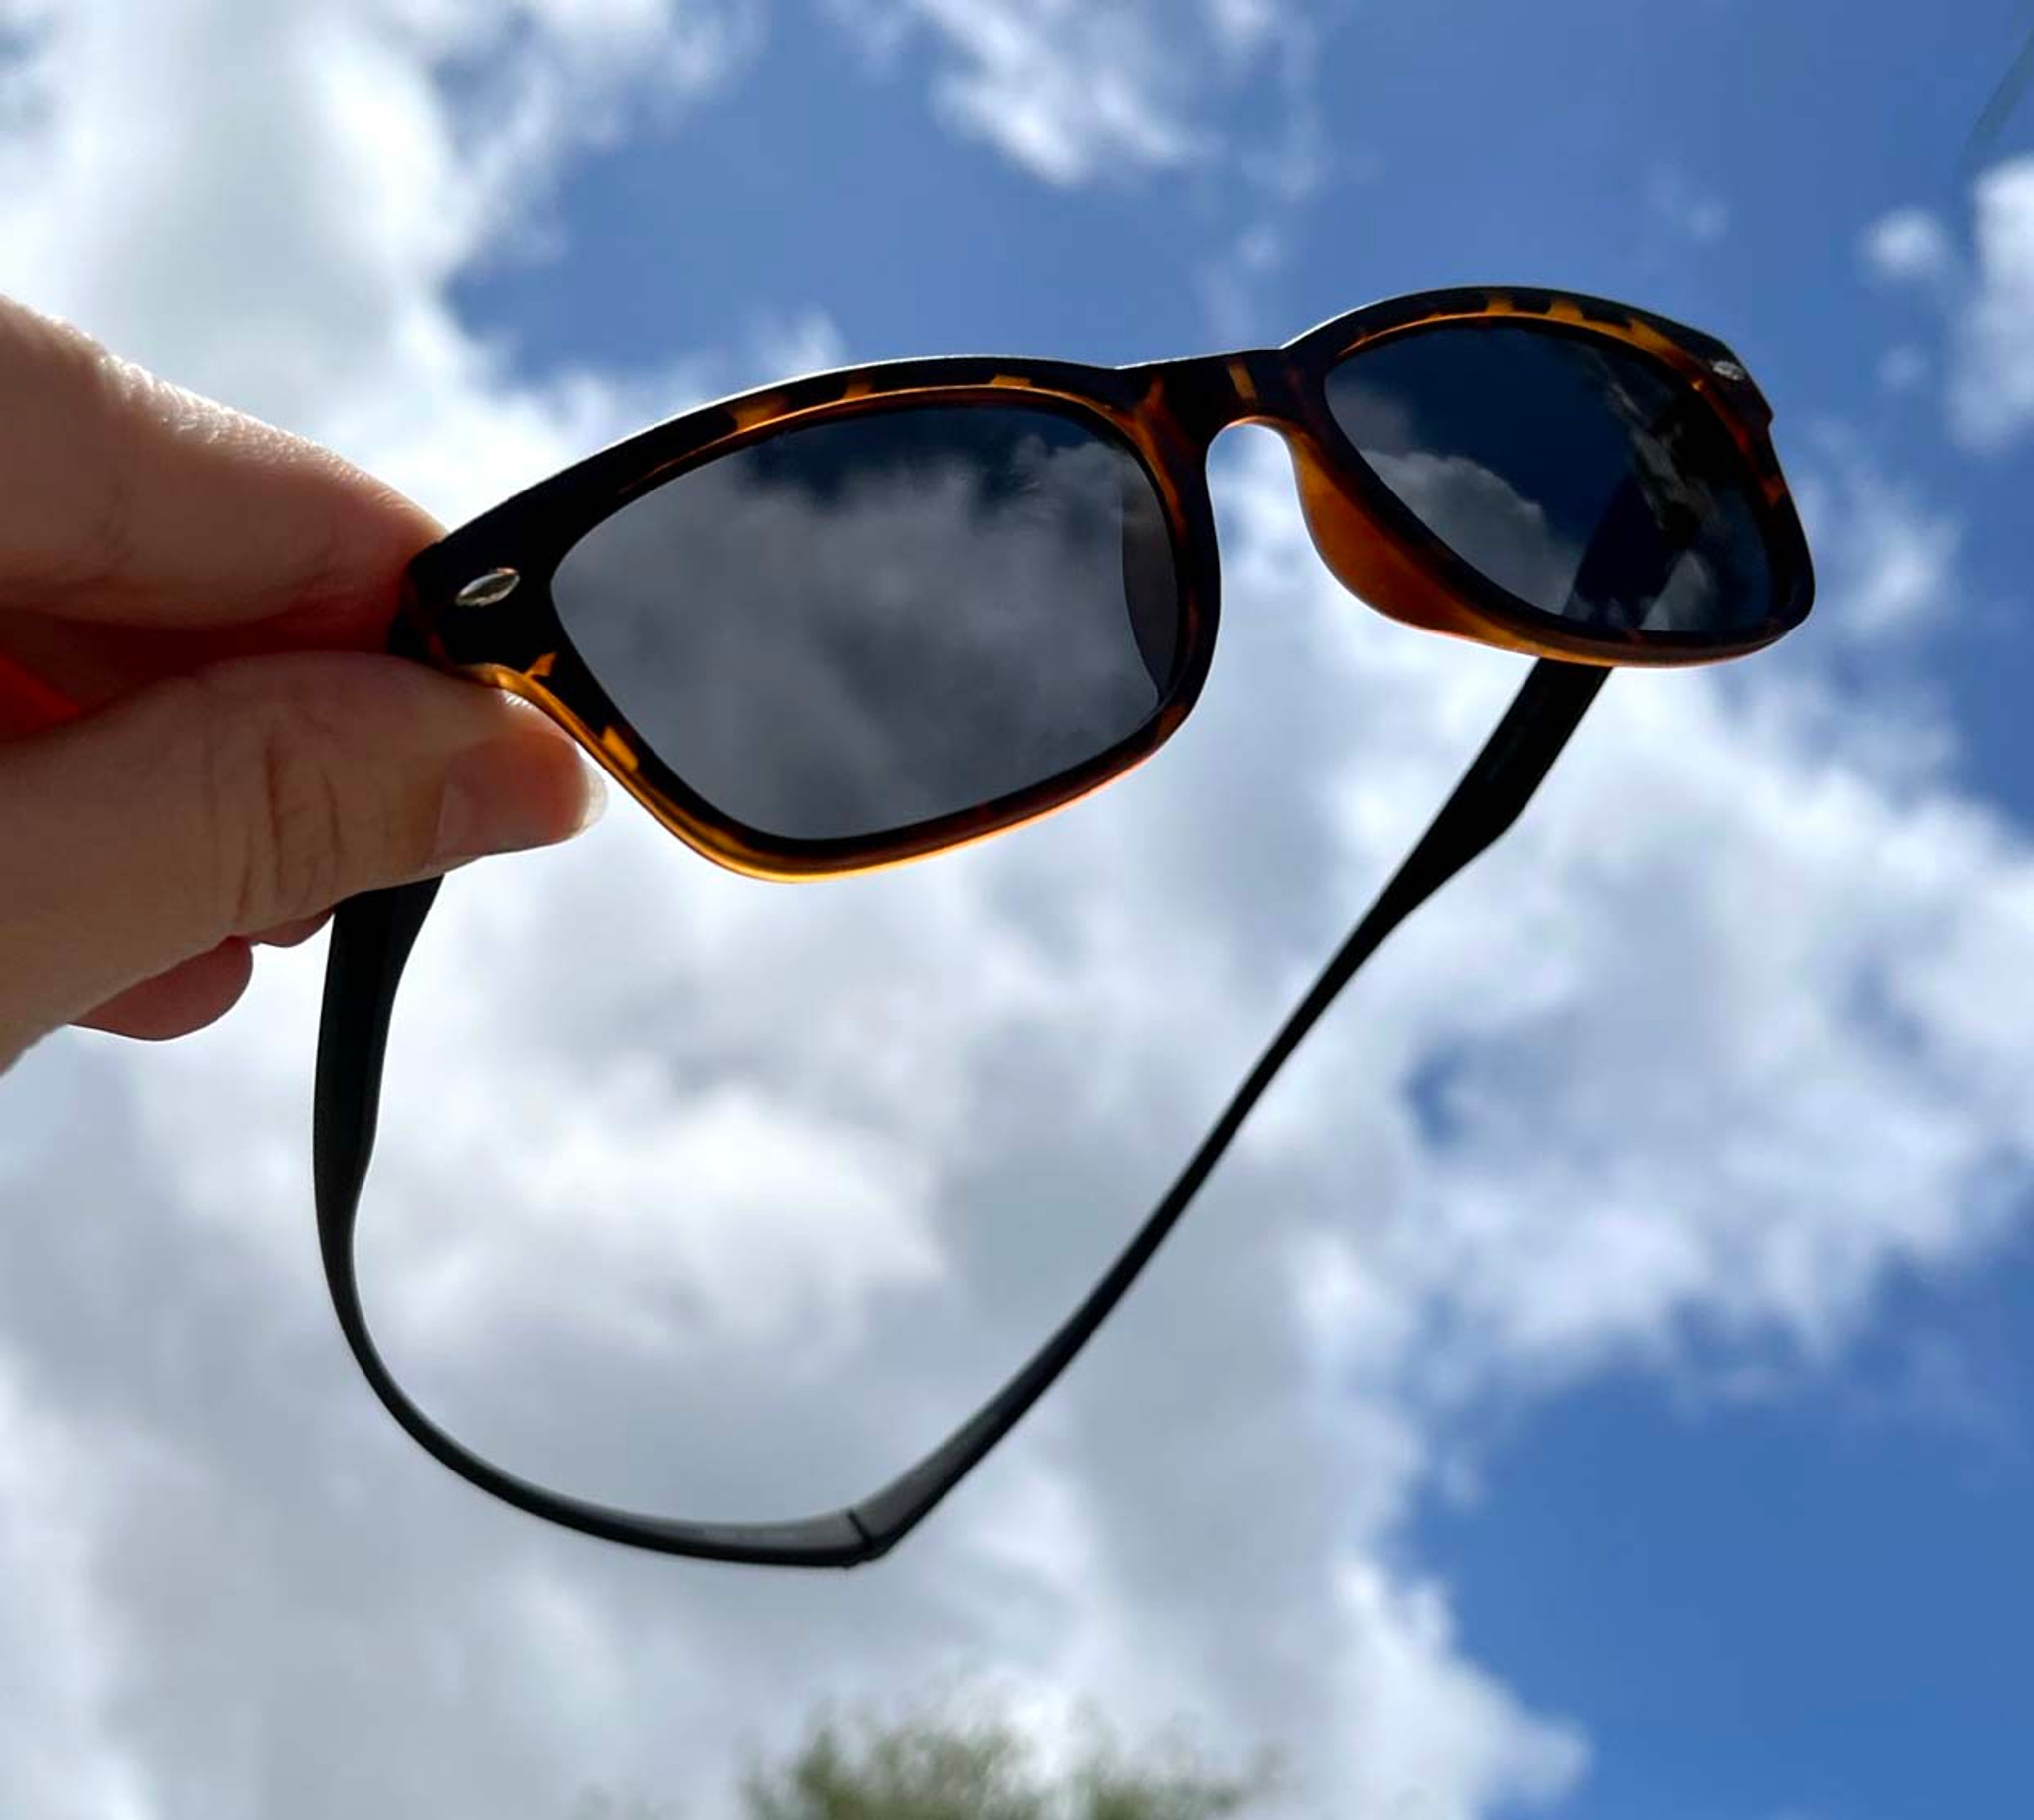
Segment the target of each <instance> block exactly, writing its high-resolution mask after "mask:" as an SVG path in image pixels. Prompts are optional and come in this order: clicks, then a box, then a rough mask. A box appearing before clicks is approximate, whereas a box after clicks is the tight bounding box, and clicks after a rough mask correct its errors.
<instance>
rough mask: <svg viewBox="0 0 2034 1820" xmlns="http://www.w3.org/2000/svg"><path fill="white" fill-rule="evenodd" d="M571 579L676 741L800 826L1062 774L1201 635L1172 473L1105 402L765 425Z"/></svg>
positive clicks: (632, 508)
mask: <svg viewBox="0 0 2034 1820" xmlns="http://www.w3.org/2000/svg"><path fill="white" fill-rule="evenodd" d="M1005 395H1006V394H1002V393H998V394H997V396H998V397H999V398H1000V397H1002V396H1005ZM551 593H552V598H553V599H554V600H555V602H556V604H557V609H558V617H559V619H560V620H561V621H562V622H563V624H564V627H565V630H566V632H567V633H568V634H569V635H570V637H571V639H572V642H573V644H574V645H575V646H576V647H577V648H578V651H579V653H580V655H581V656H582V657H583V658H584V659H585V661H586V664H587V666H588V668H589V669H590V670H591V671H592V672H593V674H594V675H595V676H596V677H597V678H598V679H599V680H600V682H601V685H602V687H603V688H605V689H606V690H607V692H608V693H609V694H610V695H611V696H612V697H613V698H614V701H615V703H616V705H617V706H618V707H619V708H620V709H621V710H622V712H623V714H625V715H626V716H627V717H628V719H629V721H630V722H631V724H632V725H633V726H634V727H635V728H636V730H637V731H638V733H640V734H641V736H642V737H643V739H644V740H645V741H646V742H648V744H649V745H650V746H651V748H652V749H653V750H654V752H655V753H656V754H657V756H658V757H659V758H661V759H662V760H663V761H664V763H665V764H666V765H668V766H669V767H670V768H671V770H673V771H675V772H676V773H677V774H678V776H679V777H681V778H682V779H683V780H684V782H685V783H686V784H687V785H688V786H689V787H690V788H692V789H693V790H695V791H696V792H697V793H698V794H699V795H700V796H702V797H704V798H705V799H706V801H707V802H709V803H711V804H712V805H713V807H714V808H716V809H717V810H719V811H720V812H721V813H722V814H724V815H726V816H728V817H729V818H731V819H732V820H734V821H736V822H739V823H741V824H743V825H744V826H746V827H749V828H752V829H754V830H757V831H758V832H760V833H762V834H765V835H768V836H774V837H777V838H780V839H788V840H843V839H850V840H851V839H872V838H877V837H881V836H885V835H894V834H896V833H899V832H901V831H903V830H905V829H908V828H911V827H914V826H918V825H921V824H923V823H926V822H929V821H933V820H937V819H939V818H941V817H944V816H947V815H952V814H957V813H960V812H962V811H977V810H983V809H988V808H991V807H992V805H995V804H997V803H999V802H1004V801H1005V800H1006V799H1008V798H1010V797H1012V796H1013V795H1020V794H1022V793H1024V792H1027V791H1030V790H1033V789H1036V788H1038V787H1039V786H1041V785H1043V784H1047V783H1050V782H1052V781H1054V780H1055V779H1057V778H1059V777H1061V776H1063V775H1064V774H1065V773H1067V772H1068V771H1071V770H1076V769H1078V768H1080V767H1082V766H1084V765H1086V764H1088V763H1089V762H1090V761H1093V760H1096V759H1099V758H1101V757H1102V756H1104V755H1105V754H1107V753H1108V752H1109V751H1110V750H1111V749H1112V748H1114V747H1116V746H1118V745H1120V744H1121V743H1122V742H1124V741H1126V740H1128V739H1129V738H1130V737H1131V736H1133V735H1135V734H1136V733H1137V732H1138V731H1139V730H1140V729H1142V728H1143V727H1145V726H1146V725H1148V724H1149V722H1150V721H1151V720H1152V718H1153V717H1154V715H1156V714H1157V712H1158V711H1159V709H1160V708H1161V707H1162V706H1163V705H1164V703H1165V700H1166V698H1167V696H1168V695H1169V694H1170V692H1171V689H1172V685H1173V681H1174V677H1175V675H1176V673H1177V671H1178V668H1179V665H1180V663H1181V660H1182V656H1183V652H1184V639H1183V638H1182V637H1181V633H1180V617H1181V604H1180V596H1179V588H1178V585H1177V582H1176V580H1175V571H1174V564H1173V556H1172V538H1171V531H1170V529H1169V527H1168V522H1167V519H1166V516H1165V511H1164V507H1163V505H1162V503H1161V501H1160V498H1159V495H1158V491H1157V488H1156V485H1155V483H1154V482H1153V480H1152V478H1151V475H1150V474H1149V473H1148V471H1147V470H1146V469H1145V467H1144V464H1143V462H1142V461H1141V460H1140V459H1139V458H1138V456H1137V454H1136V452H1135V451H1134V450H1133V449H1131V448H1130V447H1129V445H1128V444H1127V443H1125V442H1123V441H1122V440H1121V439H1120V438H1119V437H1118V436H1117V435H1116V434H1115V432H1114V431H1113V430H1112V429H1111V427H1110V426H1109V425H1108V424H1107V423H1106V422H1105V421H1104V420H1102V419H1100V418H1098V417H1090V416H1088V415H1087V414H1085V413H1083V414H1078V415H1077V414H1074V413H1072V412H1064V411H1057V410H1051V409H1047V408H1044V407H1042V406H1032V405H1019V404H1011V405H1003V404H990V403H980V404H972V403H957V404H928V405H900V406H897V407H894V408H889V409H880V408H879V409H873V410H862V411H858V412H855V413H854V414H852V415H847V416H841V417H837V418H829V419H822V420H821V421H819V422H817V423H809V424H795V425H792V426H791V427H788V428H786V429H783V430H781V431H778V432H776V433H774V434H770V435H766V436H764V437H762V438H760V439H759V440H757V441H755V442H753V443H750V444H748V445H747V446H745V447H743V448H740V449H737V450H735V451H733V452H732V453H730V454H727V455H724V456H722V457H720V458H718V459H717V460H713V461H709V462H706V463H704V464H702V465H701V466H699V467H696V468H693V469H690V470H687V471H685V472H683V473H680V474H678V475H677V476H676V477H674V478H673V479H671V480H669V481H666V482H664V483H663V484H662V485H661V486H659V487H656V488H655V489H654V490H651V491H649V492H646V493H644V494H642V495H641V496H640V497H638V498H636V499H634V500H632V501H630V502H629V503H628V504H626V505H624V506H623V507H622V508H621V509H620V510H619V511H617V512H616V513H614V514H613V516H611V517H609V518H607V519H606V520H604V521H603V522H602V523H600V524H598V525H596V526H595V527H594V528H593V530H591V531H590V532H588V533H587V535H586V536H585V537H584V538H582V539H581V540H580V542H579V543H578V544H576V545H575V546H574V547H573V548H572V550H571V551H570V552H569V553H568V554H567V555H566V557H565V559H564V561H563V562H562V563H561V564H560V565H559V568H558V571H557V574H556V577H555V578H554V580H553V582H552V586H551Z"/></svg>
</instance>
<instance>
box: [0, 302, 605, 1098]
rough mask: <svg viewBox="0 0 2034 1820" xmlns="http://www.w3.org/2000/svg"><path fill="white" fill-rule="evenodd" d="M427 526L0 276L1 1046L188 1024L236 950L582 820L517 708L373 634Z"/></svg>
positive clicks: (537, 842)
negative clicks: (103, 344) (11, 289)
mask: <svg viewBox="0 0 2034 1820" xmlns="http://www.w3.org/2000/svg"><path fill="white" fill-rule="evenodd" d="M438 534H439V530H438V527H437V526H436V525H435V524H434V523H433V522H432V521H431V519H430V518H429V517H427V516H426V515H425V514H424V513H423V512H422V511H420V510H419V509H418V508H417V507H416V506H414V505H412V504H410V503H409V502H408V501H407V500H405V499H403V498H402V497H401V496H400V495H399V494H397V493H395V492H394V491H392V490H390V489H388V488H386V487H384V486H382V485H381V484H380V483H378V482H376V481H374V480H372V479H370V478H369V477H368V476H366V475H364V474H363V473H361V472H360V471H359V470H358V469H356V468H353V467H350V466H349V465H347V464H346V463H345V462H343V461H341V460H340V459H339V458H338V457H337V456H334V455H331V454H329V453H328V452H326V451H324V450H322V449H320V448H318V447H317V446H315V445H314V444H311V443H307V442H304V441H302V440H300V439H298V438H296V437H292V436H288V435H285V434H284V433H283V432H281V431H279V430H275V429H271V428H270V427H269V426H267V425H266V424H262V423H259V422H256V421H255V420H254V419H252V418H249V417H244V416H241V415H240V414H238V413H237V412H234V411H230V410H227V409H226V408H224V407H223V406H220V405H217V404H213V403H211V402H210V401H208V400H205V399H202V398H198V397H195V396H193V395H192V394H190V393H188V392H184V391H180V390H178V389H177V388H176V387H174V386H170V385H167V384H164V383H163V382H162V381H160V380H157V379H154V378H152V377H150V376H149V375H148V374H147V373H144V372H142V371H141V370H140V369H139V368H137V367H134V366H131V365H128V364H127V363H125V362H123V361H120V360H118V359H116V358H114V357H113V356H112V355H111V354H109V353H108V352H106V350H103V349H102V348H100V347H99V346H98V345H97V344H96V343H94V342H92V341H90V340H89V339H88V338H86V337H85V336H83V335H81V334H80V333H79V332H77V331H76V330H74V329H72V328H70V327H69V326H68V325H64V324H60V323H57V322H53V321H51V320H49V319H47V318H45V317H42V316H39V315H37V314H36V313H35V312H33V311H31V310H27V309H25V308H23V307H22V306H20V305H18V304H14V303H11V302H10V301H9V300H8V299H6V298H4V297H0V1070H4V1069H5V1068H7V1067H8V1066H9V1065H11V1064H12V1063H13V1061H14V1060H15V1059H16V1058H17V1057H18V1056H19V1055H20V1054H21V1053H22V1051H23V1050H26V1049H27V1048H28V1046H29V1045H30V1044H31V1043H33V1042H35V1041H36V1040H37V1039H38V1038H39V1037H41V1036H43V1035H44V1034H46V1033H47V1032H49V1031H51V1030H54V1029H56V1028H57V1027H58V1026H59V1025H62V1024H65V1023H77V1024H85V1025H90V1026H93V1027H95V1028H97V1029H100V1030H109V1031H116V1032H119V1033H121V1034H123V1035H126V1036H130V1037H148V1038H160V1037H175V1036H182V1035H184V1034H185V1033H187V1032H190V1031H194V1030H197V1029H200V1028H201V1027H203V1026H204V1025H207V1024H210V1023H211V1022H212V1021H213V1020H214V1019H216V1018H218V1017H219V1016H221V1015H222V1014H223V1013H224V1012H226V1011H227V1010H229V1009H230V1008H231V1007H232V1005H233V1004H234V1002H235V1001H236V1000H237V999H238V998H239V997H240V994H241V993H242V992H243V991H244V990H245V989H246V986H247V982H248V980H249V978H250V977H251V973H252V968H253V955H252V951H251V945H250V944H253V943H257V942H267V943H270V944H276V945H287V944H291V943H294V942H297V941H301V940H303V939H305V938H306V937H308V936H309V935H311V934H312V933H313V932H314V931H315V930H316V929H317V928H318V927H319V926H320V925H321V924H322V923H323V921H324V919H325V916H326V914H327V912H329V911H330V910H331V908H332V907H333V905H335V904H336V903H338V902H339V901H340V900H341V899H343V898H346V897H350V896H352V895H353V894H354V893H356V892H360V891H364V890H369V889H372V888H375V887H379V886H386V885H394V884H400V883H403V882H405V881H408V880H413V879H420V878H429V877H432V876H434V875H436V874H439V873H442V872H445V871H448V870H450V869H451V867H452V866H454V865H456V864H458V863H460V862H462V861H464V860H467V859H471V858H476V857H478V856H480V855H482V854H485V853H498V852H508V851H511V850H513V849H517V848H525V847H536V846H542V845H545V844H548V843H550V842H554V841H560V840H564V839H566V838H568V837H569V836H570V835H572V834H573V833H575V832H577V831H578V829H580V828H581V827H584V826H585V825H586V823H587V822H588V821H590V820H591V819H592V818H593V816H594V815H595V814H597V813H598V811H599V807H600V804H601V802H602V800H603V790H602V786H601V783H600V780H599V776H598V773H596V772H595V771H594V770H592V768H591V767H589V766H587V765H586V764H584V763H583V762H582V761H581V759H580V758H579V755H578V751H577V749H576V748H575V747H574V746H573V744H572V743H571V741H570V740H568V739H567V738H566V737H565V736H564V735H563V734H562V733H560V732H559V731H558V730H557V729H555V728H554V727H552V726H551V724H550V723H549V722H548V721H547V720H545V719H544V718H543V717H542V716H541V715H540V714H538V713H537V712H536V711H535V710H533V709H531V708H529V707H527V706H526V705H525V704H523V703H520V702H517V701H515V700H514V699H512V698H511V697H509V696H507V695H505V694H503V693H502V692H501V691H499V690H495V689H487V688H480V687H476V686H475V685H473V684H471V683H466V682H461V681H459V680H457V679H455V678H452V677H447V676H443V675H440V674H437V673H436V672H433V671H430V670H427V669H425V668H424V667H423V666H422V665H420V664H416V663H411V662H408V661H406V660H404V659H401V658H396V657H390V656H386V655H383V654H381V652H382V643H383V640H384V637H385V635H386V629H387V626H388V623H389V620H390V618H391V616H392V614H393V612H394V609H395V601H396V591H397V587H398V585H399V581H400V577H401V573H402V569H403V565H404V564H405V563H406V562H407V561H408V559H409V557H410V556H411V555H413V554H414V553H415V552H416V551H417V550H418V549H420V548H421V547H422V546H423V545H425V544H426V543H429V542H431V541H432V540H433V539H434V538H435V537H437V536H438ZM10 659H12V660H13V662H14V664H15V665H18V666H19V669H15V670H13V671H12V674H13V676H14V681H13V684H12V686H11V687H10V683H9V675H10V664H9V660H10ZM20 669H25V670H26V671H27V672H28V673H29V676H30V677H33V678H39V679H40V680H41V682H42V683H43V684H45V685H47V688H46V689H37V688H36V687H35V686H34V685H33V684H32V683H30V682H29V681H28V680H27V679H25V678H22V677H21V676H20V673H19V672H20ZM66 701H68V702H69V703H70V704H73V705H74V708H75V709H76V710H81V712H79V713H76V714H75V715H74V716H72V717H70V718H66V717H67V716H68V715H70V710H69V709H67V708H66V707H65V706H64V703H65V702H66ZM60 723H61V724H60Z"/></svg>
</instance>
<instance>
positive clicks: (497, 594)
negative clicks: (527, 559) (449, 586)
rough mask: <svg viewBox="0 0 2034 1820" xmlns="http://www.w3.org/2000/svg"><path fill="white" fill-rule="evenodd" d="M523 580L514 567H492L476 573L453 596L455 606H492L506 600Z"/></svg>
mask: <svg viewBox="0 0 2034 1820" xmlns="http://www.w3.org/2000/svg"><path fill="white" fill-rule="evenodd" d="M521 580H522V577H521V575H520V574H518V573H517V572H516V571H515V570H513V569H490V570H489V571H488V572H487V574H485V575H476V576H475V577H474V578H473V580H472V581H470V582H468V583H467V584H466V586H465V587H464V588H462V589H460V591H459V592H458V593H457V594H455V595H454V596H453V597H452V604H453V605H454V606H455V607H492V606H494V604H495V603H496V602H497V601H506V600H507V599H508V598H509V596H510V595H511V594H513V593H514V592H515V585H516V583H518V582H519V581H521Z"/></svg>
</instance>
